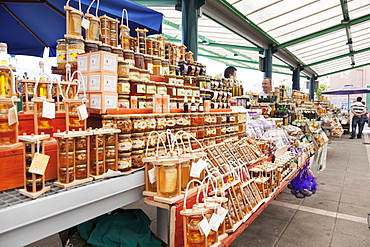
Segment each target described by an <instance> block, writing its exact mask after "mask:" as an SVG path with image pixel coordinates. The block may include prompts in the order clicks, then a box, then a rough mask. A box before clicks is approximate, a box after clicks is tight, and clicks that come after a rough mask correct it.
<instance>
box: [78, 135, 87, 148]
mask: <svg viewBox="0 0 370 247" xmlns="http://www.w3.org/2000/svg"><path fill="white" fill-rule="evenodd" d="M75 149H76V150H86V149H87V137H86V136H78V137H76V141H75Z"/></svg>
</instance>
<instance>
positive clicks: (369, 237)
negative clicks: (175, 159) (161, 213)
mask: <svg viewBox="0 0 370 247" xmlns="http://www.w3.org/2000/svg"><path fill="white" fill-rule="evenodd" d="M369 133H370V129H369V128H367V127H366V129H365V133H364V138H363V139H353V140H350V139H348V138H349V135H343V136H342V137H341V138H331V140H332V143H331V144H329V147H328V156H327V167H326V169H325V170H324V171H323V172H321V173H319V174H318V175H317V183H318V191H317V193H316V194H315V195H313V196H311V197H308V198H304V199H297V198H295V197H294V196H293V195H292V194H291V193H290V191H289V190H288V189H286V190H285V191H284V192H282V193H281V194H280V195H279V196H278V198H277V199H276V200H275V201H274V202H272V203H271V204H270V205H269V206H268V207H267V208H266V209H265V210H264V211H263V212H262V214H261V215H260V216H258V217H257V219H256V220H255V221H254V222H253V223H252V224H251V225H250V226H249V227H248V228H247V229H246V230H245V231H244V232H243V233H242V234H241V235H240V236H239V237H238V238H237V239H236V240H235V241H234V242H233V243H232V244H231V246H232V247H245V246H248V247H259V246H261V247H266V246H274V247H290V246H292V247H305V246H308V247H312V246H315V247H327V246H330V247H348V246H352V247H361V246H364V247H365V246H366V247H368V246H370V229H369V225H368V213H370V194H369V193H368V191H370V176H369V175H370V170H369V160H370V158H369V157H370V139H369ZM365 143H367V144H368V145H366V144H365ZM127 208H143V210H144V211H145V213H147V214H148V216H149V217H150V218H151V219H152V220H153V223H152V225H151V228H152V231H153V232H154V233H155V232H156V227H155V221H156V214H155V209H154V208H153V207H150V206H147V205H145V204H144V203H143V201H139V202H136V203H135V204H132V205H129V206H128V207H127ZM41 246H43V247H60V246H61V243H60V241H59V239H58V235H53V236H50V237H48V238H45V239H42V240H40V241H38V242H35V243H33V244H31V245H28V247H41Z"/></svg>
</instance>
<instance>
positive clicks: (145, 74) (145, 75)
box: [139, 69, 150, 81]
mask: <svg viewBox="0 0 370 247" xmlns="http://www.w3.org/2000/svg"><path fill="white" fill-rule="evenodd" d="M139 73H140V80H142V81H150V74H149V71H148V70H145V69H141V70H139Z"/></svg>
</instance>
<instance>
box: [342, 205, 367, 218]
mask: <svg viewBox="0 0 370 247" xmlns="http://www.w3.org/2000/svg"><path fill="white" fill-rule="evenodd" d="M338 213H341V214H348V215H353V216H357V217H363V218H367V215H368V213H370V208H369V206H359V205H355V204H350V203H345V202H341V203H339V208H338Z"/></svg>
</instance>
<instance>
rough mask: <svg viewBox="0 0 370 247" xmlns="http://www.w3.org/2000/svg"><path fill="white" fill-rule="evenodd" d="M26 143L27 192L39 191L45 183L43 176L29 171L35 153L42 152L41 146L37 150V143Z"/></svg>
mask: <svg viewBox="0 0 370 247" xmlns="http://www.w3.org/2000/svg"><path fill="white" fill-rule="evenodd" d="M24 145H25V152H26V153H25V156H26V157H25V159H26V171H25V172H26V191H27V192H31V193H34V192H38V191H40V190H42V189H43V187H44V183H43V181H42V180H43V176H42V175H39V174H35V173H31V172H29V169H30V166H31V163H32V159H33V155H34V154H35V153H36V152H42V149H41V146H40V147H39V150H37V145H38V144H37V143H32V142H26V143H24ZM32 147H34V150H32Z"/></svg>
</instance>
